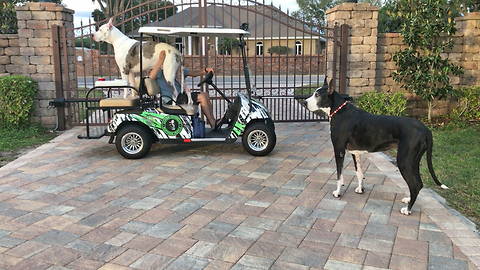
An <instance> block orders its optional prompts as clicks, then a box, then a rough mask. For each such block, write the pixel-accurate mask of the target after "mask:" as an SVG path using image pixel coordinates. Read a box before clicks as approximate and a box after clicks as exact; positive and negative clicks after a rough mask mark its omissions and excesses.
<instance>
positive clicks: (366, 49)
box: [326, 3, 380, 96]
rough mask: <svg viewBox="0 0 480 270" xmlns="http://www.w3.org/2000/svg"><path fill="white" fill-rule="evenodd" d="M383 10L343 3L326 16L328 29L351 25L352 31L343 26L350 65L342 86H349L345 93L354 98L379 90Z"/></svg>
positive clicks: (346, 65)
mask: <svg viewBox="0 0 480 270" xmlns="http://www.w3.org/2000/svg"><path fill="white" fill-rule="evenodd" d="M379 9H380V8H379V7H375V6H371V5H370V4H368V3H343V4H341V5H338V6H336V7H334V8H331V9H329V10H327V12H326V14H327V25H334V24H335V23H338V24H340V25H343V24H346V25H348V28H344V26H342V33H343V32H344V31H345V34H346V36H347V38H346V42H347V45H346V46H342V48H341V49H342V50H341V54H342V56H341V57H342V58H343V60H346V64H345V68H344V69H343V72H345V78H344V82H341V83H340V85H341V84H342V83H345V92H344V93H345V94H348V95H350V96H357V95H359V94H361V93H365V92H370V91H373V90H374V89H375V76H376V59H377V33H378V10H379ZM345 27H346V26H345ZM342 39H343V38H342ZM342 41H344V40H342ZM344 52H346V54H347V55H344ZM345 58H346V59H345ZM340 72H341V74H340V76H342V70H341V71H340ZM339 90H340V89H339ZM342 90H343V89H342Z"/></svg>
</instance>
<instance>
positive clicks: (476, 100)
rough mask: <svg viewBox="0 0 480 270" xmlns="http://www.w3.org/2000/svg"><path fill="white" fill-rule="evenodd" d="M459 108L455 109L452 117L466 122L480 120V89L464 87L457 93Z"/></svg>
mask: <svg viewBox="0 0 480 270" xmlns="http://www.w3.org/2000/svg"><path fill="white" fill-rule="evenodd" d="M455 96H456V97H457V100H458V106H457V107H456V108H455V109H453V112H452V117H456V118H461V119H465V120H473V121H478V120H480V87H478V86H477V87H464V88H460V89H458V90H457V91H456V92H455Z"/></svg>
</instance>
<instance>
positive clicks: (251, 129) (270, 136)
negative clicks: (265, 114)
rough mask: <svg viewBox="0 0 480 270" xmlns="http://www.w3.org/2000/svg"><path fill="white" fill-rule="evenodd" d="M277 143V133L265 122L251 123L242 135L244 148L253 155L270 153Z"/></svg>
mask: <svg viewBox="0 0 480 270" xmlns="http://www.w3.org/2000/svg"><path fill="white" fill-rule="evenodd" d="M276 143H277V135H276V134H275V132H274V131H273V130H272V129H271V128H270V127H269V126H268V125H267V124H265V123H264V122H254V123H251V124H250V125H248V126H247V128H246V129H245V131H244V132H243V135H242V144H243V148H245V150H246V151H247V152H248V153H250V154H251V155H253V156H265V155H268V154H269V153H270V152H271V151H272V150H273V148H275V144H276Z"/></svg>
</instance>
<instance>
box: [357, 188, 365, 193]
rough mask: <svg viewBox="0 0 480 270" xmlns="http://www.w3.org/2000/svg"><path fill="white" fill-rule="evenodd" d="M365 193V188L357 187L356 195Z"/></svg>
mask: <svg viewBox="0 0 480 270" xmlns="http://www.w3.org/2000/svg"><path fill="white" fill-rule="evenodd" d="M364 192H365V189H364V188H363V187H357V188H356V189H355V193H357V194H363V193H364Z"/></svg>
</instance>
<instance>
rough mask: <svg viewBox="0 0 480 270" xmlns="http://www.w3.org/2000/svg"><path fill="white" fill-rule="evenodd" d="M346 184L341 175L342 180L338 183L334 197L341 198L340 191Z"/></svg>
mask: <svg viewBox="0 0 480 270" xmlns="http://www.w3.org/2000/svg"><path fill="white" fill-rule="evenodd" d="M343 184H344V182H343V174H341V175H340V179H338V181H337V189H336V190H335V191H334V192H333V197H335V198H338V197H340V191H341V189H342V186H343Z"/></svg>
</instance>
